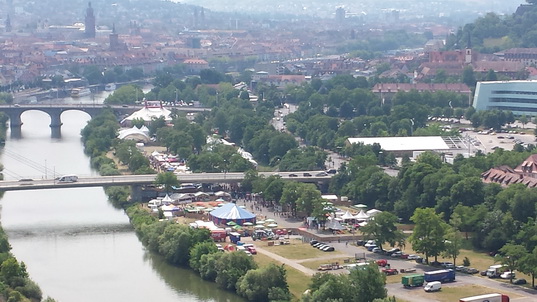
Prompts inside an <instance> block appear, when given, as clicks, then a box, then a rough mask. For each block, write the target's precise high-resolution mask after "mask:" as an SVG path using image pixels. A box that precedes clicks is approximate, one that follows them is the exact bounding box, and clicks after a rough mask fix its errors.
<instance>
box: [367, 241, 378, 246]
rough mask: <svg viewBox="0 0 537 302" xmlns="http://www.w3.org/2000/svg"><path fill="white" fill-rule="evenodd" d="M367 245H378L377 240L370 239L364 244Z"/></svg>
mask: <svg viewBox="0 0 537 302" xmlns="http://www.w3.org/2000/svg"><path fill="white" fill-rule="evenodd" d="M364 246H365V247H371V246H377V243H376V242H375V240H368V241H367V242H366V243H365V244H364Z"/></svg>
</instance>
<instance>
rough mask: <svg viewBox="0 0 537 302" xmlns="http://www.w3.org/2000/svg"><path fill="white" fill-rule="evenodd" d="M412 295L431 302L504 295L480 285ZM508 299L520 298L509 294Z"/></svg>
mask: <svg viewBox="0 0 537 302" xmlns="http://www.w3.org/2000/svg"><path fill="white" fill-rule="evenodd" d="M412 293H413V294H416V295H418V296H421V297H430V298H431V300H432V299H434V300H438V301H440V302H452V301H459V299H460V298H464V297H471V296H478V295H484V294H492V293H504V294H505V292H502V291H501V290H500V289H498V288H490V287H485V286H480V285H464V286H450V287H446V286H443V287H442V290H440V291H439V292H435V293H427V292H425V291H423V290H416V291H413V292H412ZM509 297H510V298H511V299H513V298H517V297H520V296H518V295H513V294H512V293H509Z"/></svg>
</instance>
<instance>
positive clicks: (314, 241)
mask: <svg viewBox="0 0 537 302" xmlns="http://www.w3.org/2000/svg"><path fill="white" fill-rule="evenodd" d="M315 243H319V241H317V240H315V239H314V240H312V241H310V245H311V246H313V245H314V244H315Z"/></svg>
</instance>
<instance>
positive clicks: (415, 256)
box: [407, 254, 421, 260]
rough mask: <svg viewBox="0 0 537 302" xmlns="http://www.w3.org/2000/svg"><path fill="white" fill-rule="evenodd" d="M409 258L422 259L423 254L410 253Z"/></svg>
mask: <svg viewBox="0 0 537 302" xmlns="http://www.w3.org/2000/svg"><path fill="white" fill-rule="evenodd" d="M407 259H408V260H416V259H421V256H420V255H416V254H410V255H408V258H407Z"/></svg>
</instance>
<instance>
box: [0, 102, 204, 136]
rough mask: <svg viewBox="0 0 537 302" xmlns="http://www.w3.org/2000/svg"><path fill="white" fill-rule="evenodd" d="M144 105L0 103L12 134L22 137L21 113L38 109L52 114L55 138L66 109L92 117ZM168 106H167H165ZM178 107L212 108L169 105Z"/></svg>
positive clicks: (187, 108)
mask: <svg viewBox="0 0 537 302" xmlns="http://www.w3.org/2000/svg"><path fill="white" fill-rule="evenodd" d="M143 107H144V105H103V104H90V103H81V104H27V105H23V104H15V105H0V111H2V112H4V113H5V114H6V115H7V116H8V117H9V126H10V128H11V136H12V137H15V138H20V134H21V126H22V124H23V121H22V118H21V115H22V113H24V112H25V111H29V110H38V111H43V112H45V113H47V114H48V115H49V116H50V128H51V131H52V137H53V138H59V137H61V126H62V120H61V115H62V113H64V112H65V111H69V110H78V111H83V112H86V113H87V114H88V115H89V116H90V117H92V118H93V117H94V116H97V115H98V114H99V113H101V111H103V109H104V108H111V109H112V110H113V111H114V112H116V113H117V114H118V115H124V114H132V113H134V112H135V111H138V110H140V109H142V108H143ZM165 107H166V106H165ZM167 108H173V109H177V110H178V111H186V112H202V111H210V110H211V108H206V107H193V106H174V107H167Z"/></svg>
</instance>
